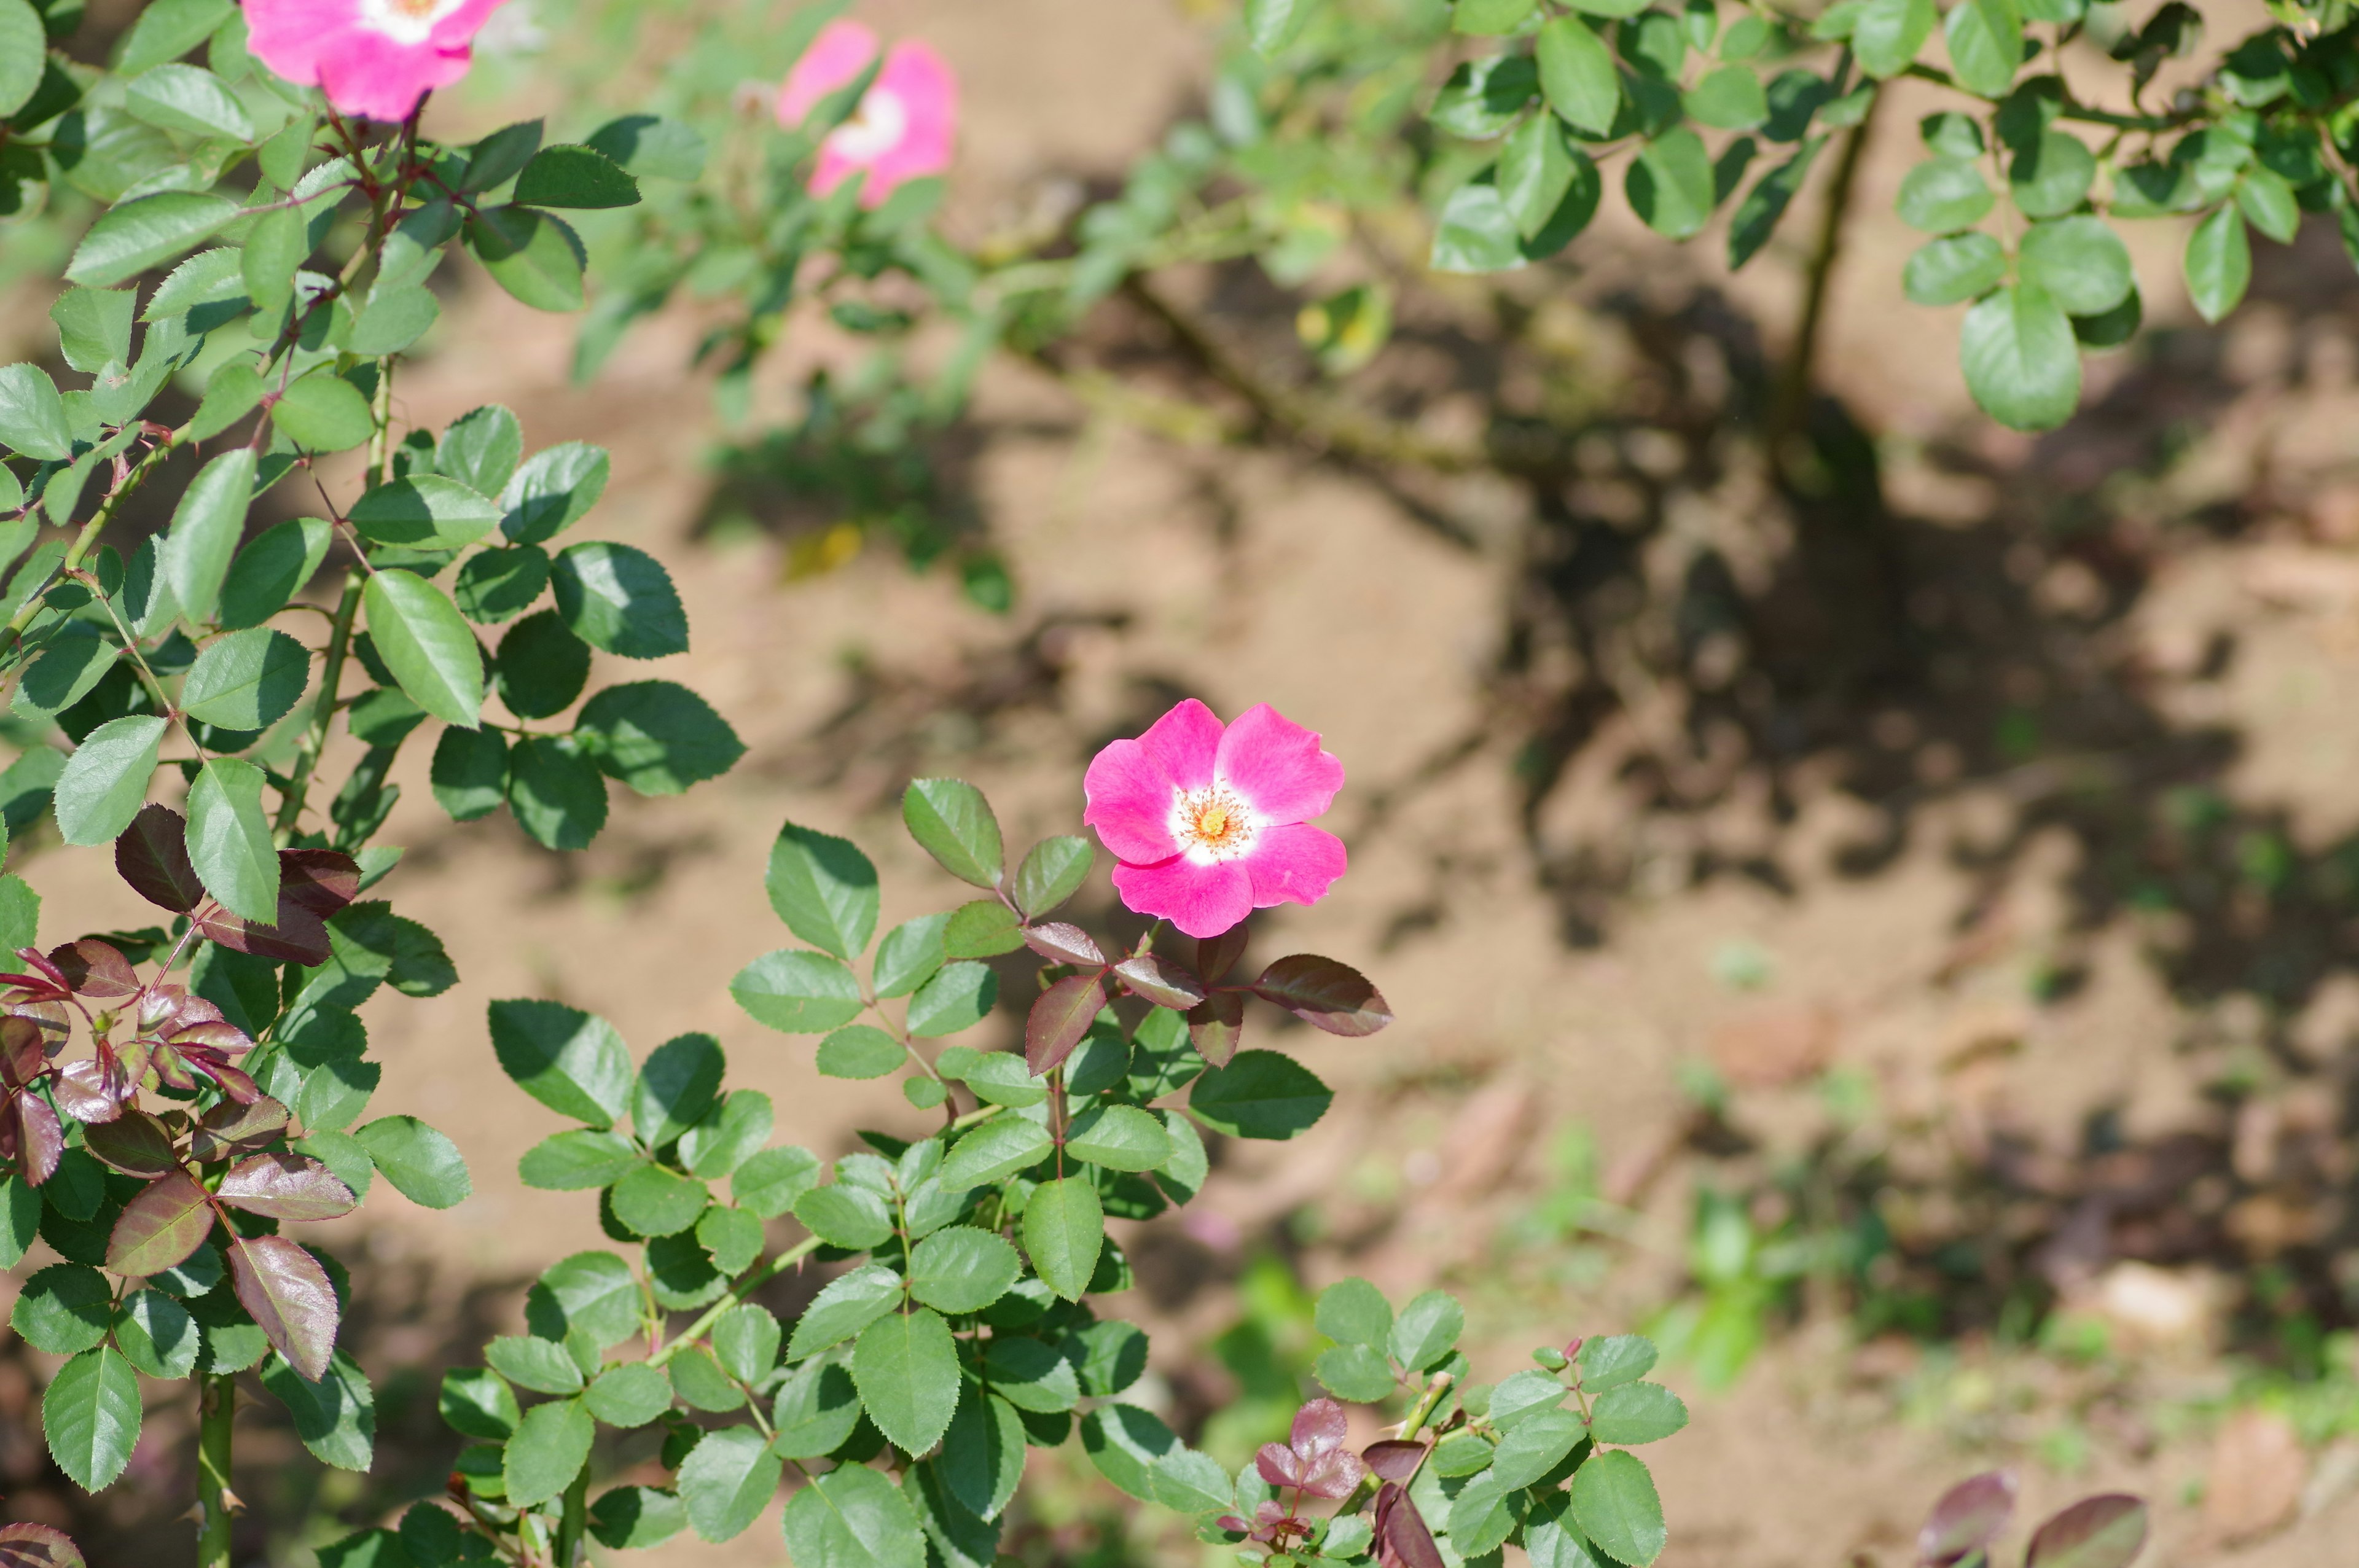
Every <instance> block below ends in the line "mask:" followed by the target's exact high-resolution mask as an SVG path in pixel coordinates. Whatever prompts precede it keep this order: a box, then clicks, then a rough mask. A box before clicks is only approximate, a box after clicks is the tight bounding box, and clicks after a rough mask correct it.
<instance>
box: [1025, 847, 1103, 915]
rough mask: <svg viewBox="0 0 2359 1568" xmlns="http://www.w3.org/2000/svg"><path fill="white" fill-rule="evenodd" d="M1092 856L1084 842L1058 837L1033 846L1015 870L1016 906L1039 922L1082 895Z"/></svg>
mask: <svg viewBox="0 0 2359 1568" xmlns="http://www.w3.org/2000/svg"><path fill="white" fill-rule="evenodd" d="M1094 860H1095V855H1094V853H1093V851H1092V849H1090V841H1089V840H1088V839H1086V838H1072V837H1071V836H1060V837H1058V838H1043V839H1041V840H1040V842H1038V844H1035V845H1033V846H1032V852H1031V853H1030V854H1027V855H1026V856H1025V857H1024V863H1023V864H1022V865H1020V866H1018V867H1017V868H1016V885H1015V888H1014V890H1013V892H1014V894H1015V898H1016V904H1017V905H1018V906H1019V907H1020V908H1021V909H1022V910H1023V911H1024V913H1025V914H1027V915H1029V916H1030V917H1031V918H1033V919H1035V920H1038V919H1039V918H1040V917H1041V916H1042V915H1044V914H1048V913H1049V911H1051V910H1053V909H1055V908H1056V907H1057V906H1058V905H1060V904H1061V903H1064V902H1065V901H1066V900H1067V899H1069V898H1071V897H1072V896H1073V895H1074V894H1075V893H1077V892H1081V891H1082V882H1083V881H1087V880H1088V878H1089V874H1090V867H1091V865H1092V864H1093V862H1094Z"/></svg>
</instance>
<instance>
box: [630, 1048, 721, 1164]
mask: <svg viewBox="0 0 2359 1568" xmlns="http://www.w3.org/2000/svg"><path fill="white" fill-rule="evenodd" d="M727 1069H728V1062H727V1060H726V1058H725V1057H723V1054H722V1051H721V1043H720V1042H719V1041H717V1040H715V1039H714V1038H712V1035H710V1034H681V1035H678V1036H676V1037H674V1038H672V1039H670V1040H667V1041H665V1042H664V1043H663V1044H660V1045H658V1046H657V1047H656V1048H655V1049H654V1050H653V1051H650V1052H649V1053H647V1064H646V1065H644V1066H642V1067H641V1068H640V1069H639V1076H638V1079H637V1081H636V1083H635V1084H634V1085H633V1086H632V1088H631V1126H632V1127H633V1128H634V1129H635V1130H636V1131H637V1132H638V1135H639V1139H640V1141H642V1142H644V1143H645V1144H646V1145H647V1147H648V1148H650V1149H660V1148H661V1147H663V1145H665V1144H667V1143H669V1142H671V1141H673V1140H674V1139H677V1138H678V1137H679V1135H680V1134H681V1133H683V1132H686V1131H687V1130H689V1129H690V1127H693V1126H694V1125H695V1124H696V1123H697V1122H698V1121H700V1120H701V1119H703V1116H704V1113H705V1112H706V1111H708V1110H710V1109H712V1104H713V1101H714V1099H715V1098H717V1097H718V1095H719V1093H720V1089H721V1079H722V1076H723V1073H725V1072H726V1071H727Z"/></svg>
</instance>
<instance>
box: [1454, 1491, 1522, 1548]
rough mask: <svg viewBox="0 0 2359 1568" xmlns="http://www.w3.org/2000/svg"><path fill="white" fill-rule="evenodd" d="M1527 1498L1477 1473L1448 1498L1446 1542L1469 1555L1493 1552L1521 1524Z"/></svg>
mask: <svg viewBox="0 0 2359 1568" xmlns="http://www.w3.org/2000/svg"><path fill="white" fill-rule="evenodd" d="M1528 1506H1529V1499H1528V1498H1526V1497H1525V1495H1524V1494H1523V1493H1522V1492H1521V1491H1519V1490H1516V1489H1512V1488H1510V1487H1508V1486H1507V1484H1506V1482H1505V1481H1503V1480H1500V1479H1498V1478H1496V1477H1495V1476H1489V1475H1482V1476H1475V1477H1474V1479H1473V1480H1472V1481H1469V1482H1467V1483H1466V1485H1465V1486H1464V1487H1462V1488H1461V1489H1460V1491H1459V1493H1458V1496H1457V1497H1455V1498H1451V1503H1450V1516H1449V1519H1450V1531H1449V1536H1450V1544H1451V1547H1452V1548H1454V1549H1455V1550H1457V1551H1459V1552H1462V1553H1464V1554H1465V1555H1466V1556H1467V1557H1469V1558H1479V1557H1481V1556H1483V1555H1484V1554H1486V1553H1488V1552H1496V1551H1498V1550H1499V1548H1500V1547H1501V1546H1502V1545H1504V1544H1506V1540H1507V1538H1508V1537H1509V1536H1510V1535H1513V1534H1514V1533H1515V1531H1516V1527H1517V1526H1518V1525H1520V1524H1521V1523H1523V1520H1524V1510H1525V1509H1526V1508H1527V1507H1528Z"/></svg>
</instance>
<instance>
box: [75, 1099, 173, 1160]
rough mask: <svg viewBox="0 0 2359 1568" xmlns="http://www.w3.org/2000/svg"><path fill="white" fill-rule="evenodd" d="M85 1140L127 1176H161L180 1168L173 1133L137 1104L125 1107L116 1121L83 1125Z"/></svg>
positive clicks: (98, 1154) (83, 1138)
mask: <svg viewBox="0 0 2359 1568" xmlns="http://www.w3.org/2000/svg"><path fill="white" fill-rule="evenodd" d="M82 1142H83V1143H84V1144H85V1145H87V1146H88V1148H89V1150H90V1152H92V1153H93V1154H95V1155H97V1156H98V1157H99V1158H100V1159H101V1160H103V1161H105V1162H107V1163H108V1164H110V1165H112V1166H114V1168H115V1169H116V1170H118V1171H120V1172H122V1173H124V1174H125V1175H126V1176H162V1175H167V1174H169V1173H171V1172H173V1171H176V1170H178V1169H179V1161H178V1160H177V1159H175V1158H174V1157H173V1154H172V1135H171V1133H170V1132H168V1131H167V1130H165V1127H164V1124H163V1123H162V1122H160V1121H158V1120H157V1119H155V1118H154V1117H152V1116H150V1115H148V1114H147V1112H146V1111H144V1110H141V1109H139V1108H137V1107H136V1106H128V1107H125V1108H124V1112H123V1114H122V1115H121V1116H119V1117H116V1118H115V1119H114V1120H113V1121H105V1122H101V1123H99V1124H98V1125H96V1126H94V1127H85V1128H83V1129H82Z"/></svg>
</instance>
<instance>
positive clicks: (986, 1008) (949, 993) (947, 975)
mask: <svg viewBox="0 0 2359 1568" xmlns="http://www.w3.org/2000/svg"><path fill="white" fill-rule="evenodd" d="M998 999H999V977H998V976H997V975H996V974H995V973H993V972H992V970H991V969H990V968H986V967H985V966H984V965H982V964H977V963H973V962H962V963H956V964H945V965H943V966H942V967H941V968H939V969H937V970H935V971H934V973H933V975H932V977H931V978H930V979H928V980H927V981H926V983H925V984H924V985H921V986H919V988H918V990H917V994H916V995H914V996H912V997H910V999H909V1012H908V1026H909V1033H912V1034H915V1035H919V1036H921V1037H926V1038H931V1037H934V1036H937V1035H943V1034H955V1033H958V1032H959V1031H960V1030H962V1029H971V1028H973V1026H974V1025H975V1024H977V1023H980V1022H983V1020H984V1018H986V1017H988V1016H990V1013H991V1008H992V1004H993V1003H994V1002H995V1001H996V1000H998Z"/></svg>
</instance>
